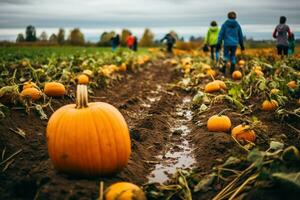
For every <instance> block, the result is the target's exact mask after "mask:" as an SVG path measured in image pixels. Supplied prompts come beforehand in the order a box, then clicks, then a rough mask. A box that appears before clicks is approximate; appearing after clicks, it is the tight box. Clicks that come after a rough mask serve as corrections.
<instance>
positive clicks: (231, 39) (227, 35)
mask: <svg viewBox="0 0 300 200" xmlns="http://www.w3.org/2000/svg"><path fill="white" fill-rule="evenodd" d="M236 18H237V15H236V13H235V12H229V13H228V19H227V20H226V21H225V23H224V24H223V25H222V26H221V29H219V28H218V25H217V22H215V21H212V22H211V26H210V28H209V30H208V32H207V34H206V37H205V48H204V49H208V46H209V48H210V53H211V59H212V60H216V61H218V60H219V51H220V49H221V47H222V44H223V53H224V63H225V64H224V66H222V68H221V71H222V72H223V73H225V71H226V64H227V63H229V62H230V65H231V66H230V73H232V72H233V71H234V70H235V65H236V50H237V47H238V45H240V48H241V51H244V50H245V47H244V41H243V33H242V29H241V26H240V25H239V23H238V22H237V20H236ZM286 21H287V18H286V17H285V16H281V17H280V20H279V24H278V25H277V26H276V28H275V30H274V32H273V38H275V39H276V42H277V53H278V55H280V56H282V57H283V56H287V55H291V54H293V53H294V49H295V37H294V34H293V33H292V32H291V30H290V28H289V26H288V25H286Z"/></svg>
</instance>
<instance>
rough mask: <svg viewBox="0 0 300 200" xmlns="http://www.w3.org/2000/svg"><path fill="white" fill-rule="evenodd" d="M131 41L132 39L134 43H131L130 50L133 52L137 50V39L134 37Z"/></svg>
mask: <svg viewBox="0 0 300 200" xmlns="http://www.w3.org/2000/svg"><path fill="white" fill-rule="evenodd" d="M133 39H134V42H133V47H132V50H133V51H137V49H138V39H137V37H136V36H134V38H133Z"/></svg>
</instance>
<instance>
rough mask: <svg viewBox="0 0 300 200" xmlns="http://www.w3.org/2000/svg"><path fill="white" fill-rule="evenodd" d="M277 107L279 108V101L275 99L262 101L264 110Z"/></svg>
mask: <svg viewBox="0 0 300 200" xmlns="http://www.w3.org/2000/svg"><path fill="white" fill-rule="evenodd" d="M277 108H278V102H277V101H276V100H274V99H272V100H271V101H269V100H265V101H264V102H263V103H262V110H264V111H270V110H276V109H277Z"/></svg>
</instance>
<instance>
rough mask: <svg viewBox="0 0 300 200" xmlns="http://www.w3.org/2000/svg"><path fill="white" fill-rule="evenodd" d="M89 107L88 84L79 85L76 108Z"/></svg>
mask: <svg viewBox="0 0 300 200" xmlns="http://www.w3.org/2000/svg"><path fill="white" fill-rule="evenodd" d="M86 107H88V91H87V86H86V85H81V84H80V85H77V92H76V108H78V109H80V108H86Z"/></svg>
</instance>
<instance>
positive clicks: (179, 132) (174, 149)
mask: <svg viewBox="0 0 300 200" xmlns="http://www.w3.org/2000/svg"><path fill="white" fill-rule="evenodd" d="M190 102H191V98H190V97H185V98H184V99H183V101H182V103H181V104H178V105H176V113H174V119H172V122H171V125H172V127H171V128H170V132H171V135H170V136H169V138H170V139H169V142H168V144H166V145H167V146H166V151H165V152H163V154H162V155H159V156H157V157H156V158H157V159H158V160H160V163H158V164H156V165H155V168H154V170H153V171H152V172H151V173H150V175H149V176H148V180H149V182H159V183H163V182H164V181H166V180H168V178H169V175H171V174H174V173H175V172H176V169H177V168H189V167H192V166H193V165H194V164H195V163H196V160H195V158H194V156H193V153H192V150H193V149H192V147H191V146H192V145H191V144H190V143H189V141H188V140H187V137H188V135H189V134H190V132H191V130H190V128H189V123H191V120H192V111H191V109H190Z"/></svg>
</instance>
